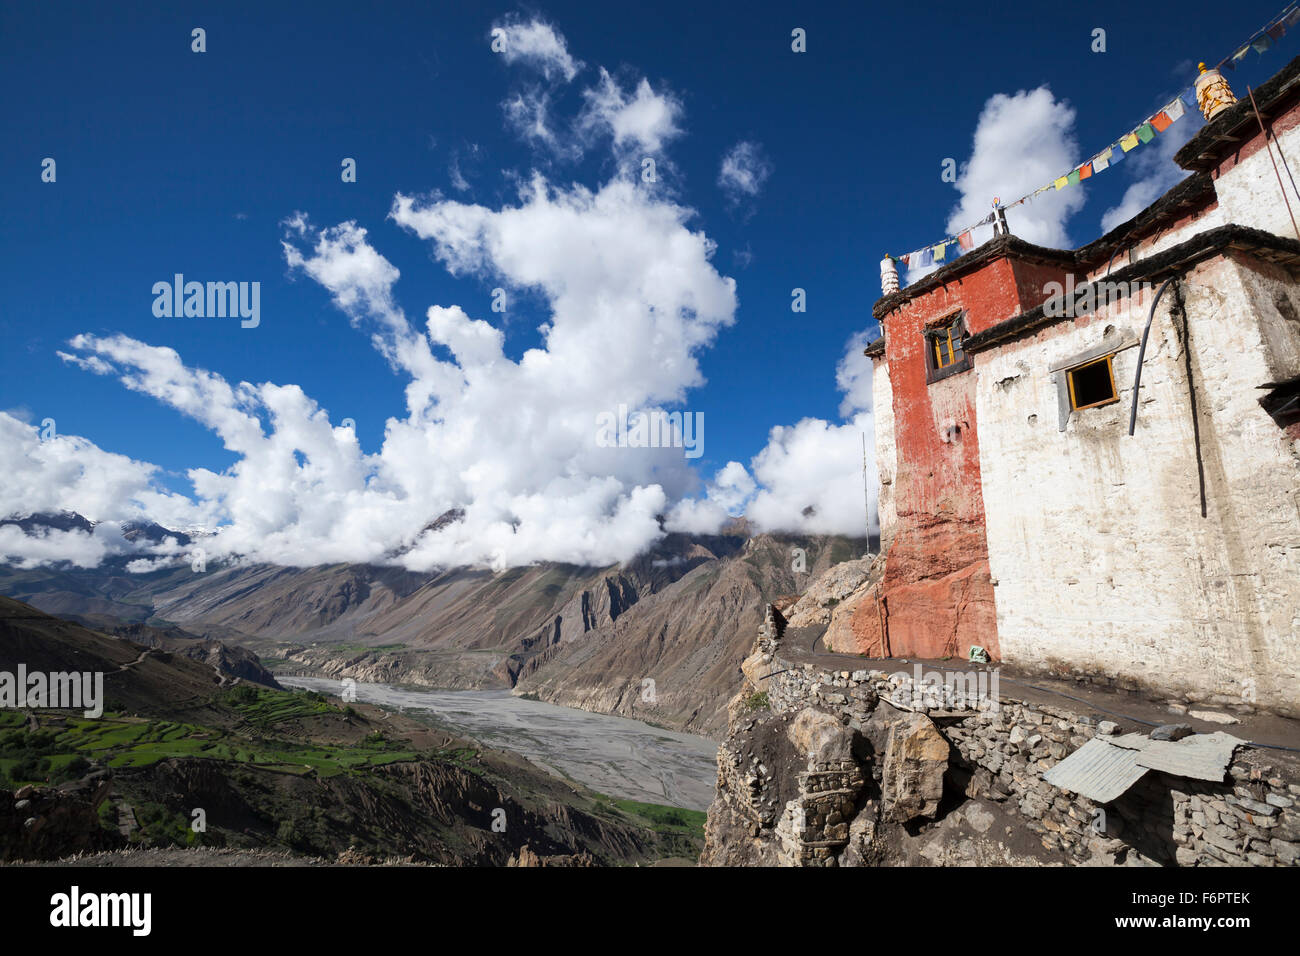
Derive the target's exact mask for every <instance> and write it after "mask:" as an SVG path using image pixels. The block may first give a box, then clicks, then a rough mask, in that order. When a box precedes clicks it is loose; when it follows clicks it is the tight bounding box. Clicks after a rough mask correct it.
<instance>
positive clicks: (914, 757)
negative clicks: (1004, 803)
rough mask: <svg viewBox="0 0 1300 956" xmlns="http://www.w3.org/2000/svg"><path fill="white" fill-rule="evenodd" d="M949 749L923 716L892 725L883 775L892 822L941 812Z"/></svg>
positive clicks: (927, 816) (912, 716) (911, 716)
mask: <svg viewBox="0 0 1300 956" xmlns="http://www.w3.org/2000/svg"><path fill="white" fill-rule="evenodd" d="M950 749H951V748H950V747H949V745H948V741H947V740H945V739H944V737H943V735H942V734H940V733H939V730H938V728H936V727H935V726H934V723H933V721H931V720H930V718H928V717H926V716H925V715H924V714H909V715H908V716H907V717H905V718H903V719H902V720H899V721H898V722H896V723H894V724H891V725H890V727H889V745H888V747H887V748H886V750H885V766H884V771H883V776H884V784H885V793H886V801H885V813H886V815H887V816H888V817H889V819H891V820H895V821H897V822H898V823H907V822H909V821H911V820H915V819H916V818H917V817H926V818H933V817H934V816H935V814H936V813H938V812H939V801H940V800H942V799H943V779H944V774H945V773H947V770H948V751H949V750H950Z"/></svg>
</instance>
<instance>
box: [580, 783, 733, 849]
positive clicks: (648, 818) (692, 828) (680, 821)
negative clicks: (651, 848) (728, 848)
mask: <svg viewBox="0 0 1300 956" xmlns="http://www.w3.org/2000/svg"><path fill="white" fill-rule="evenodd" d="M595 796H596V805H597V806H598V807H605V808H606V809H609V810H613V811H616V812H618V813H619V814H620V815H621V816H623V817H624V818H631V820H632V822H634V823H638V824H640V825H641V826H644V827H648V828H649V829H651V830H653V831H654V832H655V834H656V835H657V836H658V837H659V840H660V848H661V851H662V852H663V853H664V854H665V855H667V856H681V857H688V858H694V857H697V856H699V853H700V849H701V848H702V847H703V846H704V821H705V819H706V818H707V816H708V814H706V813H704V811H702V810H685V809H683V808H681V807H667V806H664V805H662V804H658V803H640V802H639V801H636V800H622V799H619V798H617V797H610V796H607V795H606V794H603V793H597V794H596V795H595Z"/></svg>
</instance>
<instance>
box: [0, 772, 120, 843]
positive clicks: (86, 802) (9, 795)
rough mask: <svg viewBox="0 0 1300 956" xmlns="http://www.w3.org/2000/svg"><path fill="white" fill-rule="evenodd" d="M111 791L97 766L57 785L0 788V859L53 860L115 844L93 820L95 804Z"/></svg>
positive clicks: (96, 816) (96, 817)
mask: <svg viewBox="0 0 1300 956" xmlns="http://www.w3.org/2000/svg"><path fill="white" fill-rule="evenodd" d="M111 790H112V781H111V779H110V778H109V776H108V774H107V772H105V771H102V770H101V771H96V772H95V773H92V774H90V775H88V776H86V777H85V778H83V779H81V780H79V781H74V782H71V783H66V784H63V785H62V786H59V787H35V786H27V787H20V788H19V789H18V790H17V791H10V790H0V861H4V862H6V863H7V862H11V861H14V860H55V859H58V858H59V857H63V856H69V855H71V854H74V853H90V852H96V851H99V850H108V849H112V848H114V847H116V846H117V845H118V844H119V843H120V842H121V841H120V840H119V839H118V837H117V835H116V834H114V833H112V832H111V831H109V830H106V829H104V828H103V827H101V826H100V823H99V805H100V804H101V803H103V802H104V800H105V799H107V797H108V794H109V792H110V791H111Z"/></svg>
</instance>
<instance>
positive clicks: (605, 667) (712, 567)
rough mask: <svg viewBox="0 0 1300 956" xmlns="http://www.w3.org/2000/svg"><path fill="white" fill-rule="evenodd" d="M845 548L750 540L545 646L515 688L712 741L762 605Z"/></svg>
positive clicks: (836, 542)
mask: <svg viewBox="0 0 1300 956" xmlns="http://www.w3.org/2000/svg"><path fill="white" fill-rule="evenodd" d="M849 545H850V543H849V542H847V541H845V540H844V539H839V538H825V537H815V538H806V539H805V538H786V537H782V536H773V535H759V536H758V537H755V538H751V539H750V540H749V541H748V542H746V545H745V547H744V549H743V550H742V551H741V553H739V554H738V555H736V556H735V557H734V558H731V559H727V560H719V561H710V562H706V563H704V564H701V565H699V566H697V567H695V568H694V569H693V570H692V571H691V572H690V573H688V574H686V575H685V576H684V577H682V578H681V579H679V580H677V581H675V582H674V583H673V584H671V585H669V586H668V587H666V588H664V589H663V590H662V591H659V592H658V593H656V594H654V595H652V596H650V597H648V598H646V599H645V600H643V601H640V602H639V603H638V604H637V605H636V606H635V607H634V608H632V609H631V610H630V611H629V612H628V613H627V614H625V615H623V616H621V617H620V618H619V619H618V620H616V621H614V622H612V623H610V624H607V625H602V626H600V627H597V628H594V629H591V630H589V631H587V632H586V633H583V634H580V635H577V636H575V637H573V638H571V639H567V640H562V641H560V642H559V643H557V644H555V645H553V646H552V647H550V648H548V650H547V652H546V653H545V654H542V655H538V656H537V657H535V658H533V659H532V660H531V661H530V662H529V665H528V667H527V668H526V669H525V671H524V673H523V674H522V675H521V676H520V679H519V681H518V684H517V687H516V690H517V692H520V693H528V694H535V695H537V696H538V697H540V698H542V699H543V700H548V701H552V702H554V703H557V704H564V705H566V706H570V707H581V708H583V709H586V710H596V711H602V712H605V713H616V714H622V715H624V716H628V717H635V718H637V719H639V720H644V721H647V722H649V723H654V724H661V725H664V726H669V727H674V728H680V729H684V730H690V731H693V732H695V733H701V734H706V735H717V734H719V733H721V732H722V731H724V730H725V728H726V723H727V719H726V703H727V700H728V699H729V698H730V697H731V695H732V694H733V693H734V692H735V686H736V683H737V681H738V679H739V673H740V672H739V667H740V662H741V661H742V660H743V659H744V658H745V654H746V651H747V650H748V648H749V646H750V645H751V644H752V643H753V640H754V634H755V633H756V632H757V630H758V627H759V625H760V623H761V622H762V609H763V607H764V605H765V604H766V602H768V601H771V600H773V599H775V598H777V597H779V596H782V595H794V594H798V593H800V592H801V591H802V590H803V589H804V588H806V587H807V586H808V584H809V582H810V581H811V580H812V579H813V578H815V577H816V576H817V575H818V574H820V573H821V572H822V571H824V570H826V569H827V568H829V567H830V566H832V565H833V564H835V563H838V561H840V560H843V559H845V558H848V557H850V556H851V554H854V555H855V554H856V553H859V552H858V551H852V552H851V550H850V546H849ZM857 545H858V547H859V549H860V548H861V547H862V546H864V545H865V542H857ZM796 547H800V548H803V550H804V551H805V552H806V567H807V570H806V571H795V570H794V569H793V564H794V562H793V560H792V553H791V552H792V549H793V548H796Z"/></svg>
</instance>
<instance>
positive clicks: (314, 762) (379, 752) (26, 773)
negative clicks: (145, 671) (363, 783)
mask: <svg viewBox="0 0 1300 956" xmlns="http://www.w3.org/2000/svg"><path fill="white" fill-rule="evenodd" d="M216 703H217V705H218V706H220V707H224V708H226V709H228V710H230V711H232V712H233V713H234V714H235V715H236V716H237V717H238V718H239V719H240V725H239V726H238V727H237V728H236V731H225V730H218V729H213V728H211V727H205V726H201V725H199V724H190V723H183V722H177V721H172V720H149V719H143V718H139V717H126V716H121V715H119V714H115V713H112V712H106V713H105V714H104V716H103V717H102V718H100V719H99V720H86V719H84V718H81V717H76V716H68V717H62V716H58V717H46V718H44V723H43V726H42V727H41V729H40V730H36V731H31V730H29V729H27V727H26V725H25V720H23V719H22V715H19V714H4V715H3V717H4V722H3V723H0V780H2V781H3V782H4V783H5V784H6V785H8V786H17V785H21V784H24V783H47V782H48V783H51V784H56V783H61V782H63V781H65V780H74V779H77V778H78V777H80V776H83V775H84V774H85V773H86V772H87V771H89V770H90V768H91V766H92V761H93V762H94V763H96V764H98V765H101V766H108V767H113V768H125V767H149V766H152V765H153V764H155V763H158V762H159V761H161V760H168V759H170V758H174V757H196V758H202V759H208V760H228V761H233V762H236V763H245V764H250V765H252V766H255V767H261V768H265V769H267V770H276V771H279V772H282V773H293V774H307V773H313V772H314V773H315V774H317V775H318V776H321V777H331V776H334V775H335V774H340V773H360V772H364V771H366V770H368V769H373V768H375V767H381V766H384V765H386V764H390V763H397V762H400V761H404V760H416V759H419V757H420V755H419V754H417V753H416V752H414V751H412V750H409V749H404V748H402V747H401V746H400V745H399V744H397V743H395V742H393V741H391V740H389V739H388V738H387V737H386V736H385V735H384V733H383V732H382V731H375V732H374V733H372V734H370V735H369V736H367V737H366V738H364V739H363V740H361V741H359V742H357V743H356V744H354V745H351V746H335V745H330V744H322V743H315V742H310V741H304V740H300V739H295V738H300V737H301V731H300V730H299V729H297V728H291V729H290V733H291V736H290V737H289V738H288V739H286V738H282V737H276V736H272V735H271V733H272V732H273V731H274V730H275V729H276V727H277V725H279V724H282V723H285V722H286V721H295V720H300V719H302V718H312V717H319V716H323V715H328V714H338V715H340V716H342V715H344V713H345V711H343V710H341V709H340V708H338V707H335V706H334V705H332V704H331V703H330V702H329V701H328V700H327V699H326V698H325V697H324V696H323V695H321V694H318V693H315V692H314V691H298V692H295V693H286V692H284V691H276V690H271V689H269V688H264V687H256V686H253V685H251V684H239V685H237V686H235V687H232V688H230V689H229V690H227V691H224V692H222V693H221V694H219V695H218V697H217V698H216ZM351 716H353V717H356V716H357V714H356V712H355V711H352V714H351ZM14 717H18V718H20V719H19V720H18V721H16V722H15V721H14V720H13V719H12V718H14ZM241 728H247V730H248V731H251V733H248V734H245V733H240V732H238V731H240V730H241ZM453 756H454V757H455V760H456V761H461V760H465V759H468V758H466V756H465V755H464V754H461V753H457V754H455V755H453ZM169 826H170V824H169Z"/></svg>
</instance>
